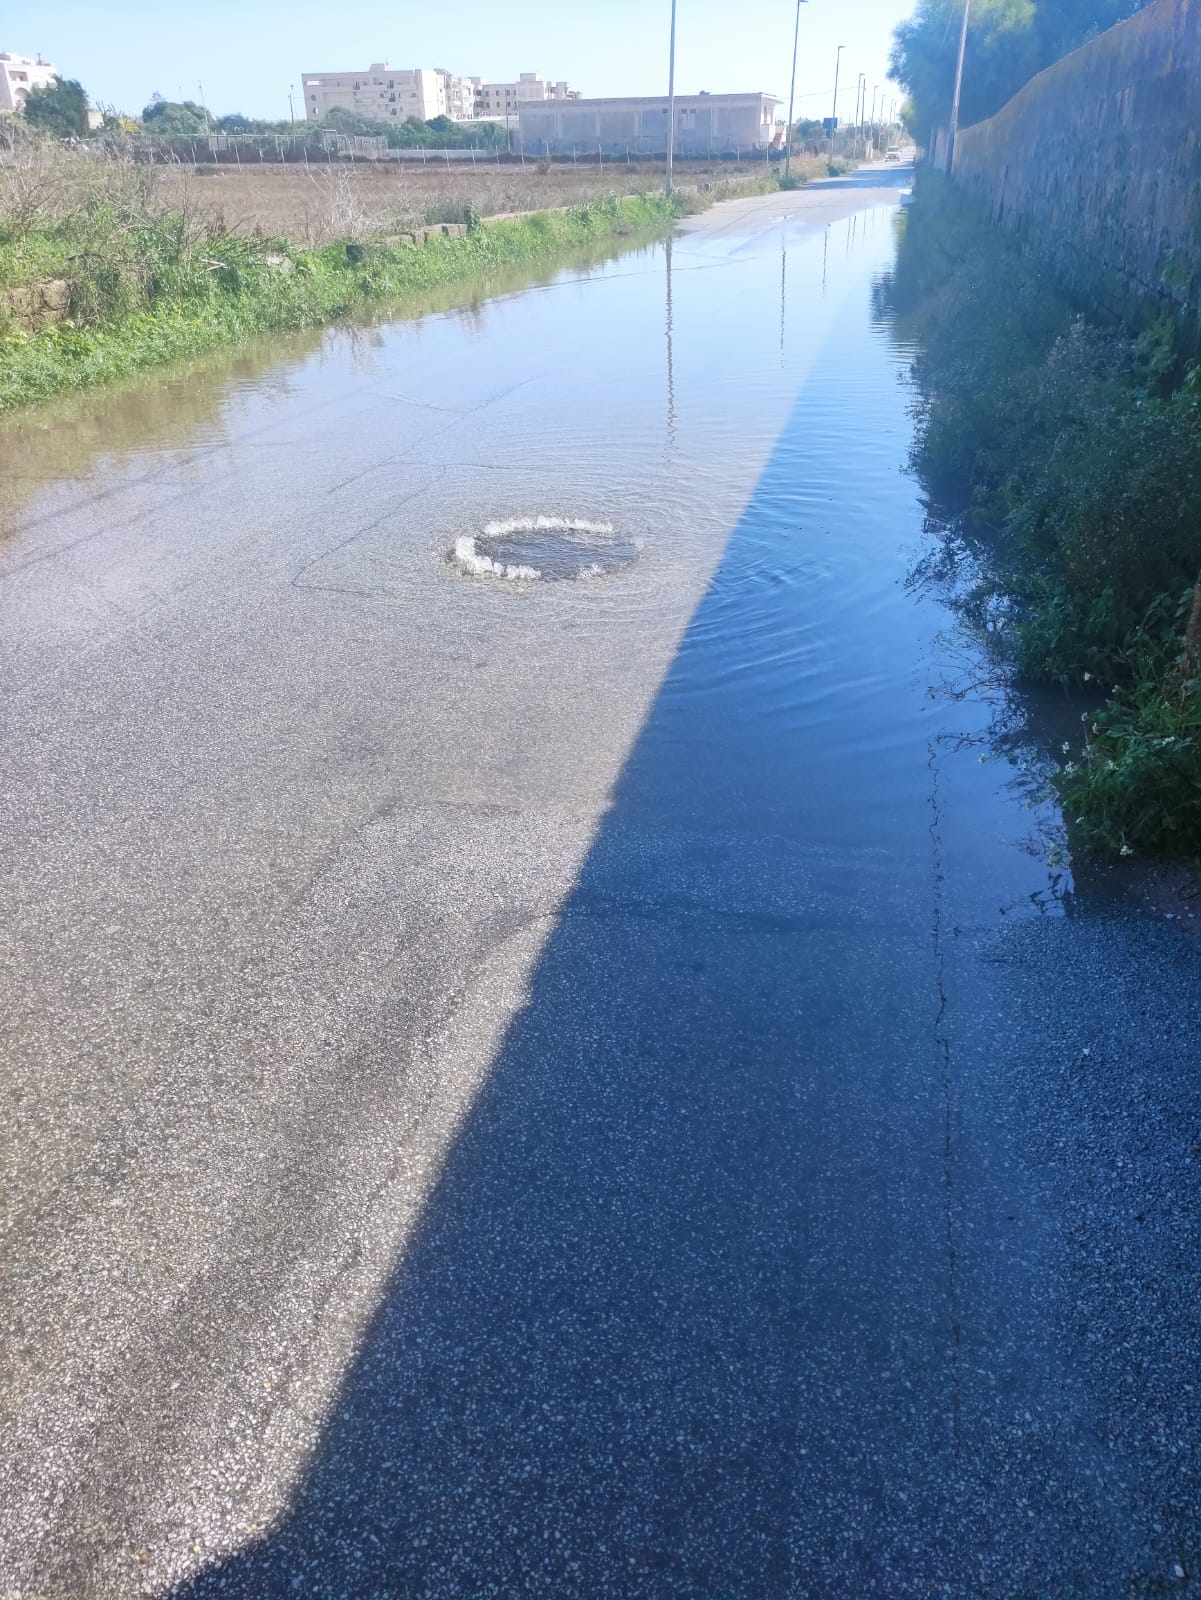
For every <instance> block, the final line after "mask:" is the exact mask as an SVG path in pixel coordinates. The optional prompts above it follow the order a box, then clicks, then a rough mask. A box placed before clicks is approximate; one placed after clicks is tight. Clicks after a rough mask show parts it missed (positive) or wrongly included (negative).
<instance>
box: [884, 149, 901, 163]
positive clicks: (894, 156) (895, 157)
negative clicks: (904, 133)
mask: <svg viewBox="0 0 1201 1600" xmlns="http://www.w3.org/2000/svg"><path fill="white" fill-rule="evenodd" d="M884 159H885V161H899V160H900V159H901V152H900V151H899V150H890V151H889V152H888V154H887V155H886V156H885V157H884Z"/></svg>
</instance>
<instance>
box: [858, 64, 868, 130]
mask: <svg viewBox="0 0 1201 1600" xmlns="http://www.w3.org/2000/svg"><path fill="white" fill-rule="evenodd" d="M866 93H867V73H866V72H861V73H860V74H859V82H858V83H857V84H856V85H855V126H856V127H857V128H862V127H863V97H864V95H865V94H866Z"/></svg>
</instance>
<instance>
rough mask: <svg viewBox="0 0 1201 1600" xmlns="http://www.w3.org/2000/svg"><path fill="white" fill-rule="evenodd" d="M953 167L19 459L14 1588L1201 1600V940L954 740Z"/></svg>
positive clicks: (8, 1412) (434, 1599)
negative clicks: (950, 658)
mask: <svg viewBox="0 0 1201 1600" xmlns="http://www.w3.org/2000/svg"><path fill="white" fill-rule="evenodd" d="M904 181H906V179H905V177H904V176H898V175H897V174H894V173H888V174H883V175H880V174H874V173H869V174H864V175H859V176H857V177H856V178H855V179H853V180H851V181H849V182H844V183H838V184H832V185H830V186H824V187H819V188H816V189H814V190H811V191H806V192H804V193H802V194H797V195H793V196H787V197H781V196H764V197H760V198H758V199H755V200H751V201H746V202H738V203H736V204H734V205H729V206H723V207H719V208H717V209H716V210H715V211H714V212H712V213H710V214H709V215H708V216H707V217H706V218H704V219H701V220H700V221H699V222H698V223H694V224H691V225H690V226H689V227H688V228H687V229H685V230H684V232H683V233H682V234H681V235H680V236H679V237H678V238H677V240H676V241H675V243H674V245H673V250H672V254H671V256H670V257H666V258H665V257H664V254H663V251H662V248H661V247H655V248H654V249H652V250H645V251H638V252H635V253H634V254H632V255H630V256H626V257H622V258H620V259H617V260H614V261H612V262H609V263H600V264H592V265H590V266H588V267H587V268H584V267H581V269H580V270H579V271H578V272H577V273H566V274H564V275H562V276H561V277H560V278H558V279H557V280H555V281H553V282H550V283H547V284H543V285H533V286H531V287H530V288H529V289H527V290H525V291H524V292H510V293H508V294H506V295H505V296H504V297H503V298H502V299H500V300H498V301H496V302H494V303H492V304H490V305H484V306H483V307H476V308H474V309H469V310H467V311H464V312H460V313H448V314H439V315H437V316H432V317H430V318H427V319H424V320H423V321H422V322H421V323H419V324H416V325H414V324H411V323H401V324H395V325H391V326H389V327H386V328H384V329H381V330H379V331H373V330H362V331H360V332H357V333H355V334H354V335H342V336H331V337H330V338H328V339H317V338H314V339H313V340H312V341H309V342H307V343H306V342H305V341H296V342H294V343H293V344H292V345H291V346H288V347H286V348H285V347H276V348H274V349H268V350H263V351H261V352H252V353H247V354H246V355H245V356H243V357H240V358H238V360H237V361H235V362H234V363H232V364H228V365H226V366H224V367H218V368H213V369H204V370H198V371H197V372H196V373H194V374H191V375H181V376H179V377H176V378H174V379H170V380H155V381H154V382H151V383H150V384H147V385H144V386H142V387H140V388H139V389H138V390H135V391H130V392H129V394H127V395H124V396H119V397H109V398H108V399H106V400H100V401H94V402H91V403H90V404H89V405H87V406H84V407H82V408H76V409H75V410H74V411H70V412H65V413H62V414H51V415H48V416H47V418H46V419H45V425H43V424H42V423H41V422H38V423H30V424H26V425H23V428H22V429H21V430H16V431H12V430H10V431H9V432H7V433H6V434H5V435H4V436H3V438H2V440H0V450H2V451H3V456H2V458H0V459H2V460H3V471H2V474H0V476H2V478H3V487H2V489H0V496H2V498H0V517H2V518H3V524H2V525H3V527H4V528H5V530H6V537H5V542H4V543H3V544H2V545H0V608H2V610H3V622H2V626H3V629H4V635H5V638H6V641H7V643H6V649H5V651H4V652H3V658H4V659H3V660H2V661H0V678H2V686H0V693H2V695H3V703H4V707H5V713H4V715H5V721H6V724H7V726H6V732H5V739H4V758H3V773H2V777H0V799H2V801H3V807H4V821H3V829H4V840H5V849H4V856H5V867H6V871H5V875H4V877H3V880H2V881H0V899H2V903H3V908H4V914H3V920H2V927H3V933H2V935H0V937H2V938H3V941H4V942H3V945H2V946H0V948H2V949H3V952H4V967H5V971H6V974H7V978H6V985H5V987H6V990H7V999H6V1005H5V1008H4V1018H3V1021H2V1022H0V1028H2V1030H3V1034H2V1037H3V1042H4V1058H3V1059H4V1067H3V1072H4V1078H3V1082H4V1086H5V1099H6V1103H7V1105H8V1108H9V1111H8V1114H7V1115H6V1118H5V1129H4V1132H3V1135H2V1136H0V1155H2V1158H3V1177H4V1193H5V1196H6V1203H5V1215H4V1228H3V1235H2V1240H3V1242H2V1245H0V1329H2V1331H3V1340H4V1350H5V1356H6V1360H5V1375H4V1396H3V1407H2V1410H0V1451H2V1460H3V1467H2V1468H0V1472H2V1478H3V1492H2V1493H0V1594H4V1595H5V1596H8V1595H13V1596H21V1597H23V1600H25V1597H29V1600H32V1597H33V1596H35V1595H54V1596H56V1597H57V1596H87V1597H93V1596H94V1597H105V1600H108V1597H117V1596H126V1595H129V1596H133V1595H154V1596H168V1595H178V1596H188V1597H198V1596H206V1597H207V1596H209V1595H213V1596H217V1595H222V1596H225V1595H228V1596H244V1597H247V1600H250V1597H256V1596H275V1595H281V1596H283V1595H295V1594H304V1595H321V1596H329V1597H331V1600H332V1597H334V1596H343V1595H345V1596H353V1597H355V1600H360V1597H362V1600H366V1597H368V1596H372V1597H376V1596H380V1597H382V1596H396V1597H402V1596H403V1597H406V1600H408V1597H423V1600H424V1597H429V1600H442V1597H446V1600H450V1597H455V1600H457V1597H476V1596H485V1595H506V1596H512V1595H527V1596H531V1597H543V1596H547V1597H549V1596H556V1597H557V1596H579V1597H592V1596H597V1597H599V1596H613V1597H623V1596H630V1597H633V1596H647V1597H651V1596H658V1595H664V1596H669V1595H670V1596H675V1595H678V1596H682V1597H694V1600H720V1597H731V1600H732V1597H745V1600H755V1597H771V1600H776V1597H780V1600H785V1597H787V1600H794V1597H795V1600H836V1597H837V1600H842V1597H852V1596H853V1597H856V1600H859V1597H867V1596H873V1597H875V1596H879V1597H881V1600H1044V1597H1045V1600H1050V1597H1055V1600H1125V1597H1126V1596H1129V1595H1160V1594H1166V1595H1172V1596H1181V1597H1193V1596H1198V1595H1201V1528H1199V1526H1198V1513H1197V1507H1198V1505H1199V1504H1201V1494H1199V1490H1201V1471H1199V1465H1201V1464H1199V1461H1198V1445H1197V1439H1198V1434H1199V1426H1198V1425H1199V1422H1201V1415H1199V1412H1201V1397H1199V1395H1198V1390H1197V1385H1198V1378H1197V1356H1196V1352H1197V1350H1198V1347H1199V1334H1201V1327H1199V1321H1201V1301H1199V1295H1198V1290H1199V1288H1201V1281H1199V1279H1198V1260H1199V1259H1201V1254H1199V1249H1198V1247H1199V1245H1201V1237H1199V1235H1201V1226H1199V1223H1198V1203H1197V1202H1198V1195H1197V1185H1198V1170H1199V1169H1198V1163H1199V1162H1201V1083H1199V1078H1201V1074H1199V1073H1198V1070H1197V1069H1198V1064H1199V1063H1201V1011H1199V1008H1198V1001H1197V997H1198V994H1199V993H1201V988H1199V985H1198V977H1199V967H1201V955H1199V947H1198V945H1197V943H1196V941H1195V940H1194V939H1192V938H1190V937H1189V936H1188V935H1187V933H1186V932H1185V931H1184V930H1183V929H1182V927H1181V925H1180V924H1179V923H1176V922H1168V921H1166V920H1165V919H1163V918H1162V917H1160V916H1154V915H1151V914H1150V913H1148V912H1145V911H1139V910H1136V909H1134V908H1132V907H1130V906H1128V905H1126V904H1124V903H1123V902H1122V900H1121V899H1120V898H1118V897H1115V896H1113V895H1111V894H1109V893H1107V892H1105V890H1104V886H1103V885H1102V884H1100V883H1098V882H1097V881H1096V880H1094V879H1093V878H1091V877H1090V875H1089V874H1088V872H1087V871H1082V872H1080V873H1078V874H1077V876H1076V878H1075V879H1074V880H1072V879H1071V878H1070V877H1067V878H1065V873H1064V871H1063V869H1062V868H1061V867H1060V866H1059V865H1057V863H1058V861H1059V857H1058V856H1057V855H1056V854H1055V853H1054V851H1053V850H1051V851H1048V849H1046V848H1045V847H1044V846H1045V841H1044V840H1042V839H1041V837H1040V835H1039V830H1049V831H1050V832H1052V833H1054V832H1055V830H1056V827H1057V821H1056V819H1055V818H1054V816H1053V814H1052V813H1050V812H1049V810H1048V808H1047V806H1046V805H1045V803H1042V804H1038V805H1035V807H1034V809H1033V810H1031V809H1028V803H1027V802H1028V796H1027V794H1026V791H1025V790H1024V789H1022V788H1020V787H1017V786H1015V785H1014V784H1013V783H1012V782H1011V781H1010V774H1009V772H1008V769H1006V768H1005V763H1004V762H1003V761H1000V760H998V759H995V757H994V755H993V753H990V752H989V746H988V739H989V728H990V717H991V712H990V710H989V708H988V707H986V706H977V705H975V704H973V703H972V702H971V701H970V700H969V701H967V702H964V701H960V700H954V701H949V700H948V699H946V698H945V697H944V698H940V697H939V696H938V695H937V694H932V692H931V691H932V689H933V688H935V687H936V686H937V684H939V683H940V682H942V681H943V676H944V673H945V670H946V663H945V661H944V660H943V657H942V654H941V652H942V651H943V648H944V646H943V643H942V634H943V629H944V628H945V626H946V619H945V617H942V616H940V615H939V614H938V610H937V606H936V604H935V603H934V602H933V601H932V600H931V599H929V598H928V597H926V598H923V597H921V596H916V595H915V594H914V593H913V591H912V588H911V586H907V584H906V577H907V574H908V572H909V570H910V568H911V566H912V562H913V558H914V555H915V553H916V552H918V551H920V549H921V539H922V536H923V535H922V520H923V508H922V506H921V502H920V495H919V492H918V488H917V486H916V485H915V484H914V482H913V480H912V479H910V478H907V477H905V476H903V475H902V472H901V468H902V467H903V465H904V463H905V459H906V455H907V448H908V438H909V431H910V427H911V421H910V418H909V415H908V409H907V408H908V403H909V401H908V396H907V393H906V391H905V389H904V372H905V365H906V363H905V359H904V352H903V351H902V352H896V351H894V350H892V349H891V348H890V346H889V341H888V338H887V335H886V333H884V332H882V331H881V330H880V329H878V328H873V327H872V324H871V315H870V295H869V289H870V280H871V277H872V275H873V274H874V273H875V272H876V271H878V270H880V269H881V267H882V266H886V264H887V259H888V254H889V250H890V237H891V235H890V232H889V230H890V228H891V226H892V220H893V205H894V203H895V198H896V189H897V187H898V185H899V184H900V183H902V182H904ZM790 258H791V263H792V265H791V266H790V264H789V263H790ZM541 511H546V512H547V513H548V514H556V515H561V516H573V515H574V516H580V517H585V518H589V519H596V520H603V521H606V522H610V521H611V522H612V523H614V525H615V526H617V527H619V528H620V529H621V530H622V533H623V534H628V535H629V536H630V537H631V538H634V539H637V540H638V541H639V542H640V547H641V551H642V553H641V555H640V557H639V560H638V562H636V563H635V564H634V565H633V567H631V569H630V570H629V571H628V572H623V573H621V574H620V575H616V576H614V577H612V578H606V579H604V580H603V581H602V582H600V583H599V584H598V585H596V586H594V587H592V588H588V587H587V586H586V585H585V586H584V587H581V586H580V585H578V584H559V585H555V586H554V590H553V592H552V591H551V590H549V589H547V590H543V591H541V592H538V591H535V590H527V591H522V590H521V589H520V588H517V589H508V590H505V589H498V588H497V587H496V586H495V585H489V583H488V582H487V581H486V580H470V579H465V578H464V577H462V575H461V574H459V573H457V572H455V571H454V570H453V568H452V565H451V563H449V562H448V561H447V560H446V556H447V552H448V551H449V550H450V549H451V547H452V546H453V543H454V539H455V537H456V536H457V535H458V534H461V533H464V532H469V531H471V530H473V529H478V528H479V527H481V526H482V525H483V523H484V521H486V520H487V518H489V517H492V516H499V517H506V516H508V517H520V516H529V515H531V514H532V513H535V512H541ZM980 751H984V752H986V753H988V756H989V758H988V759H987V760H986V761H985V763H984V764H983V765H981V763H980V762H979V760H978V753H979V752H980ZM1032 829H1033V830H1034V836H1033V837H1032V834H1031V830H1032Z"/></svg>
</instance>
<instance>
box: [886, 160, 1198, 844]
mask: <svg viewBox="0 0 1201 1600" xmlns="http://www.w3.org/2000/svg"><path fill="white" fill-rule="evenodd" d="M882 296H883V300H884V302H885V304H886V306H887V309H888V310H889V311H890V312H891V314H892V316H893V317H894V319H895V322H896V325H897V327H898V329H899V330H900V331H901V332H903V334H904V335H905V336H906V337H907V338H909V339H912V340H913V341H914V348H915V356H914V372H915V376H916V378H917V382H918V390H919V395H920V399H919V402H918V423H919V427H918V434H917V446H916V451H915V465H916V466H917V468H918V470H919V471H920V473H921V474H922V476H923V478H924V480H925V482H926V484H927V486H928V488H929V490H930V493H931V497H932V500H933V501H934V503H935V504H936V506H938V507H939V508H941V509H942V510H943V511H944V512H945V513H948V514H950V515H951V516H953V517H955V518H956V519H957V520H958V523H959V526H960V531H961V532H962V534H963V536H964V537H965V538H966V539H967V540H968V541H969V543H970V545H971V546H972V548H973V550H974V552H975V555H976V557H977V559H978V563H979V565H980V566H981V567H982V568H983V570H984V571H985V572H986V573H987V574H988V576H987V578H986V579H985V580H984V586H985V587H986V588H987V589H988V590H989V591H990V592H991V593H992V594H994V595H995V596H999V597H1003V598H1004V599H1005V601H1006V606H1005V615H1006V616H1007V617H1009V618H1011V619H1012V621H1011V623H1010V624H1009V627H1008V644H1009V648H1010V650H1011V652H1012V655H1013V658H1014V660H1015V662H1016V665H1017V667H1018V669H1019V671H1020V672H1021V673H1022V674H1024V675H1025V676H1026V677H1028V678H1032V679H1044V680H1052V681H1057V682H1060V683H1064V684H1069V685H1071V684H1075V685H1083V684H1084V683H1086V682H1089V681H1090V680H1092V681H1094V682H1095V683H1096V684H1097V685H1098V686H1100V687H1101V688H1103V689H1104V690H1105V691H1106V692H1107V693H1108V694H1109V695H1110V701H1109V704H1108V706H1107V707H1106V709H1105V710H1104V711H1103V712H1102V713H1101V714H1100V715H1099V716H1097V717H1096V718H1095V719H1092V720H1091V722H1090V727H1095V732H1092V733H1090V734H1089V738H1088V744H1087V746H1086V749H1085V754H1084V758H1083V760H1082V761H1081V762H1079V763H1077V764H1076V765H1075V766H1073V767H1071V768H1069V769H1065V771H1064V772H1063V773H1061V774H1060V778H1059V780H1058V786H1059V788H1060V791H1061V794H1062V795H1063V797H1064V800H1065V803H1066V805H1067V806H1068V808H1069V810H1070V811H1071V812H1072V815H1073V817H1074V818H1075V817H1079V819H1080V821H1079V824H1078V829H1079V836H1080V837H1081V838H1082V839H1083V840H1084V841H1085V842H1086V843H1087V844H1089V845H1091V846H1093V847H1095V848H1098V849H1100V850H1103V851H1106V852H1110V853H1122V852H1126V853H1129V852H1131V851H1134V850H1138V849H1142V850H1153V851H1169V852H1171V853H1174V854H1187V855H1198V854H1199V853H1201V770H1199V767H1198V761H1199V756H1198V737H1199V734H1201V720H1199V713H1198V685H1197V681H1196V677H1195V675H1193V674H1192V673H1191V672H1189V671H1185V672H1183V673H1182V672H1181V670H1180V665H1179V664H1180V661H1181V657H1182V653H1183V652H1184V648H1185V644H1184V639H1185V631H1186V625H1187V623H1188V619H1189V617H1190V615H1196V614H1197V613H1196V612H1195V610H1194V608H1193V601H1194V596H1195V594H1196V592H1197V585H1198V582H1199V578H1201V375H1199V374H1198V371H1197V369H1196V368H1190V367H1188V366H1187V365H1186V364H1184V363H1183V362H1181V360H1180V359H1179V358H1178V356H1177V354H1176V352H1175V348H1174V344H1173V339H1172V330H1171V328H1170V327H1169V326H1168V325H1166V324H1163V323H1158V324H1154V325H1152V326H1151V327H1149V328H1148V329H1147V330H1146V331H1144V332H1143V333H1142V334H1138V335H1136V334H1135V333H1133V332H1130V331H1128V330H1124V329H1120V328H1115V327H1107V326H1101V325H1099V324H1098V323H1097V322H1095V321H1092V320H1089V318H1088V317H1087V316H1086V315H1085V314H1083V312H1082V311H1081V309H1080V308H1078V307H1074V306H1072V305H1070V304H1069V303H1068V302H1067V301H1066V300H1065V299H1064V298H1063V296H1061V295H1060V294H1058V293H1057V292H1056V291H1055V290H1054V289H1053V288H1052V287H1051V286H1050V285H1049V284H1048V283H1047V282H1046V281H1045V279H1044V278H1043V277H1042V276H1041V274H1040V272H1039V271H1038V269H1037V267H1036V266H1035V265H1034V264H1033V263H1032V262H1031V261H1030V260H1028V259H1026V258H1024V257H1023V256H1022V255H1021V254H1020V252H1019V251H1018V249H1017V248H1016V247H1015V246H1014V245H1012V244H1011V243H1009V242H1008V241H1007V240H1006V239H1005V238H1004V237H1003V236H1000V235H998V234H997V233H996V232H994V231H993V230H991V229H990V228H989V227H988V226H987V224H986V223H983V222H982V221H981V220H980V219H979V218H977V217H976V216H974V215H973V214H971V213H970V212H968V211H966V210H964V209H963V208H962V207H961V205H960V204H959V203H958V202H956V201H954V200H953V199H952V198H951V197H950V196H948V195H947V194H946V192H945V191H944V190H943V189H942V187H941V186H940V185H938V184H937V183H936V182H934V181H932V180H930V179H927V180H926V181H925V183H924V184H923V186H922V192H921V193H920V195H919V200H918V203H917V205H916V206H914V207H912V208H910V214H909V217H908V219H907V223H906V225H905V231H904V234H903V237H902V241H901V246H900V250H899V254H898V261H897V267H896V270H895V273H894V274H893V276H892V278H891V279H890V280H889V281H888V282H887V284H886V285H885V286H884V288H883V291H882Z"/></svg>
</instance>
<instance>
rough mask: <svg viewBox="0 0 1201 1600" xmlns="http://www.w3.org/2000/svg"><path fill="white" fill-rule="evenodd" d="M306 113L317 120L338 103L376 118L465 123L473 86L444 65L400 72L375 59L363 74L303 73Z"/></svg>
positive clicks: (363, 114)
mask: <svg viewBox="0 0 1201 1600" xmlns="http://www.w3.org/2000/svg"><path fill="white" fill-rule="evenodd" d="M300 81H301V87H302V89H303V91H304V114H305V116H306V117H307V118H308V119H309V121H310V122H319V121H320V120H321V118H322V117H324V116H327V115H328V113H329V112H331V111H333V110H335V109H336V108H338V107H340V108H341V109H342V110H343V111H353V112H355V114H356V115H358V116H360V117H368V118H370V120H371V121H373V122H406V121H407V120H408V119H409V118H410V117H418V118H419V119H420V120H421V121H422V122H429V121H430V119H431V118H432V117H450V118H452V119H453V120H454V121H456V122H462V121H464V120H465V119H467V118H468V117H470V116H472V114H473V109H474V105H475V84H474V83H473V81H472V80H471V79H470V78H459V77H456V76H455V75H454V73H451V72H447V70H446V69H445V68H444V67H414V68H412V69H411V70H402V69H397V68H394V67H390V66H389V65H388V63H387V62H386V61H375V62H373V63H372V64H371V66H369V67H368V68H367V69H366V71H363V72H302V73H301V75H300Z"/></svg>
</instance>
